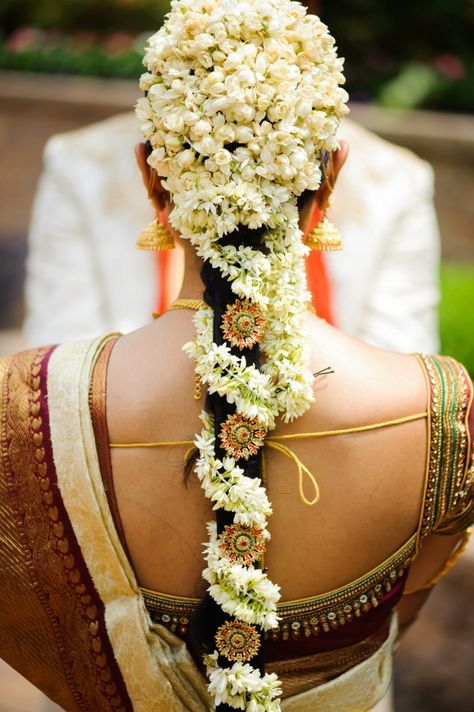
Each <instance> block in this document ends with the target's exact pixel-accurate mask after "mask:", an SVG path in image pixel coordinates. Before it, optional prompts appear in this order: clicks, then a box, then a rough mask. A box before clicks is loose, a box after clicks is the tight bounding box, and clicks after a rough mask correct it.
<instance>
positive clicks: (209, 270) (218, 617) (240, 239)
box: [189, 228, 265, 712]
mask: <svg viewBox="0 0 474 712" xmlns="http://www.w3.org/2000/svg"><path fill="white" fill-rule="evenodd" d="M264 232H265V228H261V229H259V230H248V229H247V228H239V229H238V230H236V231H235V232H234V233H232V234H231V235H228V236H227V237H226V238H224V239H223V240H222V241H221V242H222V244H223V245H234V246H239V245H245V246H247V247H252V248H253V249H256V250H263V249H264V246H263V240H262V238H263V234H264ZM201 279H202V281H203V283H204V301H205V302H206V304H208V305H209V306H210V307H212V309H213V311H214V343H216V344H218V345H220V344H224V343H226V341H225V339H224V335H223V333H222V329H221V324H222V317H223V316H224V314H225V312H226V309H227V306H228V305H229V304H233V303H234V302H235V301H236V299H237V297H236V295H235V294H234V292H233V291H232V289H231V286H230V282H229V281H228V280H227V279H226V278H225V277H223V276H222V274H221V272H220V270H219V269H216V268H214V267H212V265H211V264H210V263H209V262H204V265H203V267H202V270H201ZM228 346H229V347H230V348H231V351H232V353H233V354H235V355H237V356H239V357H242V356H244V357H245V358H246V360H247V365H248V366H250V365H254V366H255V367H256V368H259V366H260V350H259V347H258V344H255V346H254V347H253V348H252V349H250V348H245V349H243V350H242V351H241V350H240V349H237V348H235V347H231V346H230V345H229V344H228ZM206 410H207V411H208V412H209V413H210V414H212V416H213V418H214V433H215V439H216V442H215V451H216V457H217V458H218V459H222V458H224V457H226V451H225V450H224V449H223V448H222V447H221V446H220V442H219V437H218V436H219V433H220V431H221V426H222V424H223V423H224V422H225V421H226V420H227V418H228V416H229V415H232V414H234V413H235V406H234V405H233V404H229V403H228V402H227V400H226V398H225V397H223V396H219V395H218V394H217V393H214V394H212V395H209V394H208V395H207V398H206ZM239 467H241V468H242V470H243V471H244V475H245V476H247V477H250V478H259V477H260V476H261V455H260V454H257V455H254V456H252V457H250V458H249V459H248V460H239ZM233 521H234V514H233V512H227V511H225V510H222V509H220V510H218V511H217V512H216V523H217V534H218V535H219V534H221V533H222V532H223V531H224V527H225V526H228V525H231V524H232V523H233ZM229 620H232V617H231V616H229V615H228V614H226V613H224V611H223V610H222V608H221V607H220V606H219V605H218V604H217V603H216V602H215V601H214V599H213V598H211V596H210V595H209V594H206V596H205V597H204V599H203V600H202V601H201V603H200V605H199V607H198V609H197V611H196V613H195V615H194V616H193V618H192V620H191V624H190V635H189V637H190V641H191V646H192V651H193V653H194V655H195V657H196V656H199V657H202V656H203V655H206V654H209V653H212V652H213V651H214V649H215V635H216V632H217V629H218V628H219V627H220V626H221V625H222V624H223V623H225V622H226V621H229ZM260 643H261V645H260V649H259V652H258V654H257V655H256V656H255V658H254V659H253V660H252V666H253V667H255V668H258V669H259V670H260V671H261V672H262V673H263V671H264V664H265V663H264V633H263V631H262V632H260ZM219 665H220V666H221V667H229V666H230V665H231V663H229V661H228V660H227V659H226V658H224V657H223V656H219ZM216 710H217V711H218V712H227V711H228V710H229V711H230V710H231V708H230V707H229V706H228V705H224V704H221V705H219V706H218V707H216Z"/></svg>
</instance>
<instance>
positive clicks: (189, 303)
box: [152, 299, 210, 401]
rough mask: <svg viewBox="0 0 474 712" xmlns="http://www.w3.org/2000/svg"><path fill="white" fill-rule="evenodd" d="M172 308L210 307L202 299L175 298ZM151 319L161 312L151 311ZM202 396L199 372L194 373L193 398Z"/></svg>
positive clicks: (195, 309) (158, 316) (158, 315)
mask: <svg viewBox="0 0 474 712" xmlns="http://www.w3.org/2000/svg"><path fill="white" fill-rule="evenodd" d="M172 309H192V310H193V311H199V309H210V307H209V305H208V304H206V302H204V301H203V300H202V299H176V300H175V301H174V302H173V303H172V304H171V306H170V308H169V310H170V311H171V310H172ZM152 316H153V319H159V318H160V316H161V314H158V313H157V312H153V314H152ZM201 398H202V383H201V377H200V375H199V373H195V374H194V400H196V401H198V400H201Z"/></svg>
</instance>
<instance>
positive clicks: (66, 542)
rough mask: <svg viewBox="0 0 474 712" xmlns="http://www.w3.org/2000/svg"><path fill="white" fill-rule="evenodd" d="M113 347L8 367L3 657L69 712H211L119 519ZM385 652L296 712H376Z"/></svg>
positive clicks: (291, 704) (385, 679)
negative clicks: (100, 384)
mask: <svg viewBox="0 0 474 712" xmlns="http://www.w3.org/2000/svg"><path fill="white" fill-rule="evenodd" d="M108 340H109V337H107V338H105V339H99V340H94V341H86V342H80V343H75V344H68V345H63V346H59V347H57V348H44V349H38V350H34V351H29V352H25V353H23V354H19V355H17V356H14V357H11V358H7V359H4V360H2V361H0V383H1V386H2V392H1V401H0V415H1V444H2V457H1V461H0V585H1V591H2V598H3V600H2V606H1V607H0V657H2V658H4V659H5V660H6V661H7V662H8V663H9V664H10V665H12V666H13V667H14V668H16V669H17V670H18V671H19V672H20V673H21V674H22V675H24V676H25V677H27V678H28V679H29V680H30V681H31V682H32V683H33V684H35V685H36V686H37V687H39V688H40V689H41V690H42V691H43V692H44V693H45V694H46V695H48V696H49V697H50V698H51V699H52V700H53V701H54V702H56V703H57V704H59V705H60V706H61V707H63V708H64V709H65V710H66V711H67V712H73V711H76V710H81V711H83V712H109V711H110V712H112V711H115V712H125V711H127V712H129V711H132V710H133V711H135V712H206V711H208V710H211V709H212V703H211V700H210V699H209V696H208V694H207V688H206V682H205V680H204V678H203V677H202V675H201V673H200V672H199V670H198V669H197V668H196V666H195V664H194V662H193V660H192V658H191V657H190V655H189V653H188V651H187V649H186V646H185V644H184V643H183V642H182V641H181V640H180V639H179V638H177V637H176V636H175V635H173V634H172V633H171V632H170V631H168V630H167V629H166V628H164V627H162V626H160V625H156V624H153V623H152V621H151V619H150V617H149V615H148V612H147V609H146V607H145V604H144V601H143V598H142V595H141V593H140V590H139V587H138V584H137V581H136V578H135V575H134V572H133V569H132V568H131V566H130V563H129V561H128V559H127V556H126V555H125V552H124V550H123V547H122V545H121V543H120V539H119V537H118V535H117V531H116V529H115V526H114V522H113V519H112V516H111V512H110V508H109V504H108V500H107V496H106V493H105V490H104V485H103V480H102V477H101V472H100V468H99V458H98V453H97V447H96V442H95V438H94V429H93V424H92V419H91V413H90V403H89V390H90V381H91V374H92V371H93V368H94V364H95V362H96V359H97V357H98V355H99V354H100V352H101V350H102V348H103V347H104V345H105V344H106V343H107V341H108ZM395 636H396V621H395V620H394V621H393V622H392V627H391V631H390V635H389V637H388V638H387V640H386V642H385V643H384V644H383V645H382V647H381V648H379V650H378V651H377V652H376V653H375V654H374V655H372V656H371V657H370V658H369V659H367V660H365V661H364V662H362V663H360V664H359V665H357V666H356V667H354V668H352V669H351V670H349V672H346V673H344V674H342V675H340V676H339V677H337V678H336V679H334V680H332V681H331V682H329V683H325V684H322V685H319V686H318V687H315V688H313V689H311V690H308V691H306V692H304V693H301V694H295V695H293V696H290V697H287V698H286V699H285V700H284V702H283V704H282V709H283V710H285V712H303V711H305V712H306V711H309V710H321V711H324V712H366V711H367V710H369V709H371V708H372V707H374V705H375V704H376V703H377V702H378V701H379V700H380V699H381V698H382V697H383V696H384V694H385V692H386V690H387V688H388V686H389V684H390V679H391V661H392V646H393V641H394V638H395Z"/></svg>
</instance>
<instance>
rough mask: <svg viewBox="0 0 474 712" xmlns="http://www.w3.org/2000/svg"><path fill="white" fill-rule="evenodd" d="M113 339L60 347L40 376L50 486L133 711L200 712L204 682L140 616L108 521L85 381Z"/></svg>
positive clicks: (167, 636) (165, 634)
mask: <svg viewBox="0 0 474 712" xmlns="http://www.w3.org/2000/svg"><path fill="white" fill-rule="evenodd" d="M114 336H115V335H112V336H109V337H105V339H96V340H94V341H92V342H90V341H89V342H78V343H73V344H64V345H62V346H60V347H58V349H56V351H55V352H54V354H53V356H52V358H51V363H50V368H49V377H48V393H49V404H50V411H51V438H52V443H53V449H54V457H55V463H56V469H57V473H58V484H59V488H60V490H61V494H62V497H63V499H64V502H65V506H66V509H67V512H68V515H69V518H70V520H71V523H72V526H73V529H74V533H75V535H76V537H77V540H78V542H79V546H80V547H81V551H82V553H83V556H84V559H85V561H86V563H87V567H88V569H89V571H90V574H91V577H92V580H93V582H94V585H95V587H96V590H97V592H98V594H99V596H100V599H101V600H102V602H103V605H104V607H105V614H104V615H105V623H106V628H107V634H108V637H109V639H110V642H111V645H112V649H113V652H114V655H115V658H116V661H117V664H118V666H119V668H120V671H121V674H122V676H123V679H124V681H125V685H126V688H127V692H128V694H129V697H130V700H131V703H132V709H133V710H134V712H164V711H165V710H166V712H208V710H209V709H211V703H210V698H209V694H208V692H207V685H206V682H205V680H204V678H203V676H202V675H201V673H200V672H199V671H198V670H197V668H196V666H195V664H194V662H193V661H192V658H191V656H190V655H189V653H188V651H187V649H186V646H185V644H184V643H183V642H182V641H181V640H179V639H178V638H176V636H173V635H172V634H171V633H170V632H169V631H167V630H166V629H165V628H163V627H162V626H160V625H154V624H153V623H152V622H151V620H150V617H149V615H148V613H147V610H146V607H145V604H144V601H143V598H142V596H141V594H140V590H139V588H138V585H137V582H136V578H135V574H134V572H133V569H132V567H131V565H130V563H129V561H128V560H127V557H126V555H125V552H124V550H123V547H122V545H121V542H120V539H119V537H118V534H117V531H116V528H115V526H114V522H113V519H112V516H111V512H110V507H109V504H108V501H107V496H106V493H105V490H104V485H103V481H102V477H101V472H100V466H99V458H98V452H97V445H96V442H95V436H94V428H93V423H92V418H91V412H90V407H89V406H90V404H89V394H90V381H91V376H92V373H93V369H94V365H95V363H96V360H97V358H98V355H99V354H100V352H101V350H102V349H103V348H104V345H105V344H106V343H107V342H108V341H109V340H110V339H111V338H114Z"/></svg>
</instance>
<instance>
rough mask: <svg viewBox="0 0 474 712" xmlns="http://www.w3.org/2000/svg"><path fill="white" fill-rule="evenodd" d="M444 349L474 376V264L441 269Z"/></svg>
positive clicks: (442, 350) (442, 349) (441, 323)
mask: <svg viewBox="0 0 474 712" xmlns="http://www.w3.org/2000/svg"><path fill="white" fill-rule="evenodd" d="M441 293H442V300H441V306H440V332H441V352H442V353H444V354H449V355H450V356H454V358H457V359H458V360H459V361H461V363H463V364H464V365H465V366H466V368H467V370H468V371H469V373H470V375H471V377H472V378H474V338H473V334H474V309H473V305H474V265H472V264H467V265H462V264H454V263H450V262H445V263H443V265H442V268H441Z"/></svg>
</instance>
